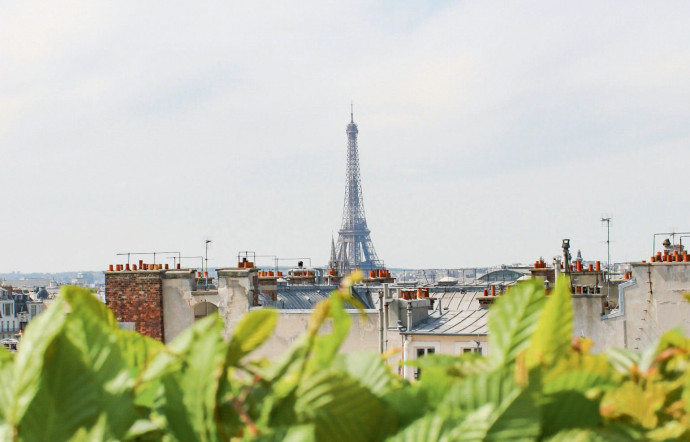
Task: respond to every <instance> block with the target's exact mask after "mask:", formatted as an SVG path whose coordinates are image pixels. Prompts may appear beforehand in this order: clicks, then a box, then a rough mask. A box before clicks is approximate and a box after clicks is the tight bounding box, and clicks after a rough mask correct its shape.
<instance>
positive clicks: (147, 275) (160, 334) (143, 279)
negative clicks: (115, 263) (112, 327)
mask: <svg viewBox="0 0 690 442" xmlns="http://www.w3.org/2000/svg"><path fill="white" fill-rule="evenodd" d="M161 273H162V271H160V270H138V271H118V272H105V303H106V305H107V306H108V307H110V309H111V310H112V311H113V313H114V314H115V317H116V318H117V320H118V322H121V323H132V324H133V325H134V330H136V331H138V332H139V333H141V334H144V335H146V336H150V337H152V338H154V339H158V340H159V341H163V340H164V339H165V330H164V327H163V284H162V279H161Z"/></svg>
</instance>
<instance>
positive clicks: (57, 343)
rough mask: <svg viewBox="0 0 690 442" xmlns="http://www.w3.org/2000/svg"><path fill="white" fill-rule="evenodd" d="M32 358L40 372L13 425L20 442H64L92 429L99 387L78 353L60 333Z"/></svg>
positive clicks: (97, 404) (78, 350)
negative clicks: (34, 388)
mask: <svg viewBox="0 0 690 442" xmlns="http://www.w3.org/2000/svg"><path fill="white" fill-rule="evenodd" d="M52 308H55V305H53V306H51V309H52ZM27 334H28V333H27ZM33 357H34V358H35V359H40V361H41V364H42V367H41V368H42V370H41V371H40V373H38V375H37V377H36V378H32V379H31V380H30V382H32V383H34V384H35V387H36V390H35V394H33V395H32V397H31V398H30V399H28V398H27V399H28V401H27V402H28V403H27V407H26V409H25V410H24V413H23V414H22V416H21V418H20V420H19V421H18V422H17V424H16V427H17V433H18V434H19V435H20V437H21V439H22V440H26V441H46V440H50V441H64V440H68V439H71V438H72V437H73V436H75V434H76V433H77V432H78V431H79V430H80V429H82V428H86V429H89V428H91V427H92V426H95V425H96V423H97V421H98V418H99V415H100V412H99V409H100V406H101V404H100V401H99V394H98V390H99V387H100V385H99V384H98V383H97V382H96V380H95V379H94V373H93V372H92V370H91V368H90V366H89V365H88V364H87V363H86V361H85V360H84V357H83V354H82V353H81V350H80V349H79V348H78V347H76V346H75V345H74V344H73V343H72V342H71V341H70V340H69V339H68V337H67V335H66V334H65V333H60V334H58V335H57V336H55V337H54V338H53V339H51V340H50V341H49V342H48V345H47V346H46V348H45V351H44V352H43V353H42V354H35V355H34V356H33ZM18 368H21V366H20V367H18ZM21 391H22V393H24V391H26V390H23V389H22V390H21ZM22 399H23V398H22Z"/></svg>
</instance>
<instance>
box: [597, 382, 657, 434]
mask: <svg viewBox="0 0 690 442" xmlns="http://www.w3.org/2000/svg"><path fill="white" fill-rule="evenodd" d="M665 398H666V394H665V391H664V385H663V384H662V383H649V384H648V385H647V388H642V387H641V386H640V385H638V384H635V383H634V382H632V381H627V382H625V383H624V384H623V385H622V386H620V387H619V388H617V389H615V390H612V391H609V392H607V393H606V395H605V396H604V398H603V399H602V401H601V413H602V415H603V416H604V417H607V418H610V419H615V418H618V417H620V416H627V417H628V418H632V419H633V422H637V423H638V424H639V425H641V426H642V427H644V428H647V429H653V428H655V427H656V425H657V423H658V422H659V418H658V416H657V412H658V411H659V409H660V408H661V407H662V406H663V404H664V401H665Z"/></svg>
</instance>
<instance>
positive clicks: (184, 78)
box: [0, 0, 690, 272]
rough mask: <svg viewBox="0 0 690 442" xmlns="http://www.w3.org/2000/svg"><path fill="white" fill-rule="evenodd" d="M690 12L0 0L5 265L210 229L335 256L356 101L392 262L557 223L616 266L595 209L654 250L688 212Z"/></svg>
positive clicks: (477, 247)
mask: <svg viewBox="0 0 690 442" xmlns="http://www.w3.org/2000/svg"><path fill="white" fill-rule="evenodd" d="M430 5H434V6H430ZM689 22H690V2H687V1H677V2H649V1H625V2H621V1H611V2H606V1H600V0H597V1H591V2H586V1H578V2H551V1H520V2H508V1H506V2H488V1H458V2H452V1H443V2H419V1H412V0H410V1H384V2H371V1H356V2H322V1H314V2H300V1H296V2H261V1H248V2H229V1H221V2H188V1H185V2H182V1H145V2H141V1H112V2H93V1H79V0H75V1H56V2H40V1H22V2H19V1H6V2H1V3H0V152H1V153H2V163H1V164H2V169H1V172H0V202H1V203H2V208H3V209H4V210H3V211H2V221H1V222H0V225H1V226H2V230H1V236H0V250H1V253H0V272H8V271H14V270H18V271H23V272H29V271H66V270H101V269H105V268H106V267H107V265H108V264H110V263H117V262H122V260H121V258H118V257H116V256H115V255H116V253H119V252H128V251H131V252H152V251H180V252H181V253H182V254H183V255H187V256H192V255H200V254H203V251H204V240H205V239H206V238H210V239H211V240H213V243H211V247H210V248H209V258H210V259H209V266H210V267H220V266H230V265H233V264H234V263H235V261H236V255H237V251H239V250H253V251H256V252H257V254H260V255H277V256H279V257H284V258H291V257H310V258H311V259H312V262H313V263H314V264H315V265H316V264H319V265H321V264H325V262H326V261H327V259H328V254H329V247H330V243H331V235H332V234H333V235H336V236H337V231H338V229H339V227H340V221H341V215H342V206H343V196H344V184H345V158H346V147H347V139H346V135H345V126H346V125H347V123H348V121H349V107H350V101H353V102H354V105H355V121H356V123H357V124H358V126H359V153H360V165H361V172H362V184H363V192H364V205H365V210H366V215H367V221H368V224H369V228H370V229H371V231H372V233H371V237H372V240H373V243H374V246H375V248H376V251H377V253H378V255H379V257H380V258H381V259H383V260H384V261H385V263H386V265H387V266H389V267H417V268H454V267H470V266H486V265H494V264H502V263H506V264H509V263H514V262H532V261H534V260H535V259H537V258H539V256H544V257H545V258H550V257H552V256H553V255H555V254H558V253H559V251H560V244H561V239H562V238H570V239H571V243H572V246H573V249H574V251H576V250H577V249H581V250H582V254H583V257H584V258H585V259H586V260H593V259H601V260H605V259H606V258H605V256H606V246H605V244H604V242H603V241H604V240H605V239H606V229H605V227H604V226H603V225H602V223H601V222H600V218H601V217H602V215H608V216H611V217H612V218H613V222H612V226H611V227H612V228H611V239H612V257H613V259H614V260H615V261H626V260H641V259H649V256H650V255H651V252H652V251H651V249H652V235H653V233H655V232H666V231H670V230H675V231H689V230H690V221H688V219H690V204H689V202H690V201H689V200H690V193H689V192H688V191H687V187H688V179H687V178H688V175H686V173H687V165H688V163H689V160H690V129H689V128H690V124H689V123H690V27H689V26H688V23H689ZM689 241H690V240H689ZM170 262H171V261H170ZM263 262H264V263H265V264H268V263H269V261H268V260H265V261H263ZM195 263H196V261H194V262H193V263H192V262H190V263H189V264H195ZM259 264H261V262H260V263H259Z"/></svg>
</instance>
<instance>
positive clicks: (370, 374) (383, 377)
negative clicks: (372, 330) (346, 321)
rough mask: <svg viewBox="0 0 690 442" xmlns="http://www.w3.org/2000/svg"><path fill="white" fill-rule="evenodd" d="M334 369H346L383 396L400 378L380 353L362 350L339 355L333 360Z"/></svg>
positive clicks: (376, 393) (374, 392)
mask: <svg viewBox="0 0 690 442" xmlns="http://www.w3.org/2000/svg"><path fill="white" fill-rule="evenodd" d="M332 368H333V370H340V371H344V372H346V373H347V374H349V375H350V376H352V377H353V378H355V379H358V380H359V381H360V382H361V384H362V385H363V386H364V387H366V388H368V389H369V391H371V392H372V393H373V394H375V395H376V396H383V395H385V394H386V393H388V392H389V391H391V389H392V387H393V386H394V385H395V384H397V383H398V382H396V381H397V380H398V379H397V378H396V376H395V375H393V373H392V372H391V369H390V366H389V365H388V364H386V361H385V360H384V359H383V358H382V357H381V355H379V354H378V353H374V352H372V351H369V350H360V351H356V352H353V353H348V354H342V355H339V356H338V357H337V358H336V359H335V361H334V362H333V367H332Z"/></svg>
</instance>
